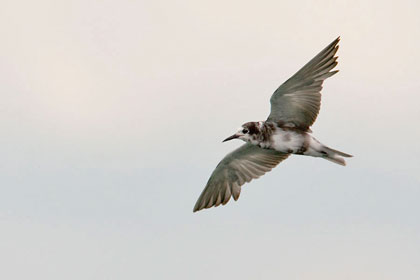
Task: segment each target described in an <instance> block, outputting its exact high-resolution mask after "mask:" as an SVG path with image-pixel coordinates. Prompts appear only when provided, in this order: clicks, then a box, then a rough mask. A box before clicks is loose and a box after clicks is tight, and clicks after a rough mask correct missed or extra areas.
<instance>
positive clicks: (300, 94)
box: [267, 37, 340, 129]
mask: <svg viewBox="0 0 420 280" xmlns="http://www.w3.org/2000/svg"><path fill="white" fill-rule="evenodd" d="M339 41H340V37H338V38H337V39H335V40H334V41H333V42H332V43H331V44H329V45H328V46H327V47H326V48H325V49H323V50H322V51H321V52H320V53H319V54H318V55H316V56H315V57H314V58H313V59H312V60H311V61H309V62H308V63H307V64H306V65H305V66H303V67H302V69H300V70H299V71H298V72H297V73H296V74H294V75H293V76H292V77H291V78H289V79H288V80H287V81H286V82H284V83H283V84H282V85H281V86H280V87H279V88H278V89H277V90H276V91H275V92H274V93H273V95H272V96H271V99H270V102H271V113H270V115H269V116H268V119H267V121H273V122H281V123H282V124H286V125H290V126H292V127H299V128H301V129H308V128H309V127H310V126H311V125H312V124H313V123H314V122H315V119H316V117H317V115H318V112H319V109H320V106H321V89H322V83H323V82H324V80H325V79H327V78H329V77H331V76H332V75H334V74H335V73H337V72H338V70H336V71H330V70H332V69H333V68H334V67H335V66H336V65H337V57H336V56H334V55H335V53H336V52H337V50H338V42H339Z"/></svg>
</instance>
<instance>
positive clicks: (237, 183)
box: [194, 143, 289, 212]
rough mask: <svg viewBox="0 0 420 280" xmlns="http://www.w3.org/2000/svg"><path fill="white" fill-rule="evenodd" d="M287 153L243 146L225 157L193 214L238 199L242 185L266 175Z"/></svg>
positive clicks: (214, 172) (209, 181)
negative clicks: (231, 199)
mask: <svg viewBox="0 0 420 280" xmlns="http://www.w3.org/2000/svg"><path fill="white" fill-rule="evenodd" d="M288 156H289V154H284V153H281V152H277V151H274V150H267V149H261V148H259V147H257V146H254V145H252V144H249V143H247V144H244V145H242V146H241V147H239V148H238V149H236V150H234V151H233V152H231V153H229V154H228V155H226V156H225V157H224V158H223V159H222V161H221V162H220V163H219V164H218V165H217V167H216V169H215V170H214V171H213V173H212V174H211V176H210V179H209V180H208V182H207V185H206V187H205V188H204V190H203V192H202V193H201V195H200V197H199V198H198V200H197V203H196V204H195V206H194V212H196V211H199V210H201V209H204V208H210V207H213V206H219V205H220V204H223V205H225V204H226V203H228V201H229V200H230V198H231V197H233V199H235V200H238V198H239V195H240V193H241V186H242V185H243V184H245V183H246V182H250V181H251V180H252V179H256V178H258V177H261V176H262V175H264V174H265V173H266V172H269V171H270V170H271V169H273V168H274V167H275V166H276V165H277V164H279V163H280V162H281V161H283V160H285V159H286V158H287V157H288Z"/></svg>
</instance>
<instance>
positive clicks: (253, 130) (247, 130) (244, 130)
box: [223, 122, 261, 142]
mask: <svg viewBox="0 0 420 280" xmlns="http://www.w3.org/2000/svg"><path fill="white" fill-rule="evenodd" d="M260 126H261V124H260V123H259V122H247V123H244V124H243V125H242V126H241V127H240V128H239V129H238V131H237V132H236V133H235V134H233V135H232V136H229V137H228V138H226V139H225V140H223V142H226V141H229V140H232V139H236V138H237V139H241V140H243V141H245V142H253V141H256V139H257V135H258V134H259V133H260Z"/></svg>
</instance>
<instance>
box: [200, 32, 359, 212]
mask: <svg viewBox="0 0 420 280" xmlns="http://www.w3.org/2000/svg"><path fill="white" fill-rule="evenodd" d="M339 41H340V37H338V38H337V39H335V40H334V41H333V42H332V43H331V44H329V45H328V46H327V47H326V48H325V49H323V50H322V51H321V52H320V53H319V54H318V55H316V56H315V57H314V58H313V59H312V60H311V61H309V62H308V63H307V64H306V65H305V66H303V67H302V69H300V70H299V71H298V72H297V73H296V74H294V75H293V76H292V77H291V78H289V79H288V80H287V81H286V82H284V83H283V84H282V85H281V86H280V87H279V88H278V89H277V90H276V91H275V92H274V93H273V95H272V96H271V99H270V103H271V112H270V115H269V116H268V118H267V120H266V121H259V122H247V123H245V124H243V125H242V126H241V127H240V129H239V130H238V131H237V132H236V133H235V134H233V135H232V136H229V137H228V138H226V139H225V140H224V141H223V142H225V141H229V140H232V139H241V140H243V141H245V142H246V143H245V144H244V145H242V146H241V147H239V148H237V149H236V150H234V151H233V152H231V153H229V154H227V155H226V156H225V157H224V158H223V159H222V161H221V162H220V163H219V164H218V165H217V167H216V169H215V170H214V171H213V173H212V174H211V176H210V179H209V180H208V182H207V185H206V187H205V188H204V190H203V192H202V193H201V195H200V197H199V198H198V200H197V203H196V204H195V206H194V210H193V211H194V212H196V211H199V210H201V209H204V208H210V207H213V206H219V205H220V204H223V205H225V204H226V203H227V202H228V201H229V199H230V197H232V196H233V199H235V200H238V198H239V194H240V193H241V186H242V185H243V184H245V183H247V182H250V181H251V180H252V179H256V178H258V177H260V176H262V175H264V174H265V173H266V172H269V171H270V170H271V169H273V168H274V167H275V166H277V164H279V163H280V162H281V161H283V160H285V159H287V157H289V155H291V154H295V155H305V156H312V157H320V158H324V159H327V160H329V161H332V162H334V163H337V164H340V165H345V164H346V162H345V161H344V159H343V157H352V156H351V155H349V154H346V153H343V152H340V151H337V150H334V149H331V148H329V147H327V146H325V145H323V144H321V143H320V142H319V141H318V140H316V139H315V138H314V137H313V136H312V135H311V134H310V133H312V131H311V130H310V126H311V125H312V124H313V123H314V122H315V119H316V117H317V115H318V113H319V109H320V105H321V89H322V83H323V82H324V80H325V79H327V78H329V77H331V76H332V75H334V74H336V73H337V72H338V70H335V71H331V70H332V69H333V68H334V67H335V66H336V65H337V56H335V54H336V53H337V50H338V42H339Z"/></svg>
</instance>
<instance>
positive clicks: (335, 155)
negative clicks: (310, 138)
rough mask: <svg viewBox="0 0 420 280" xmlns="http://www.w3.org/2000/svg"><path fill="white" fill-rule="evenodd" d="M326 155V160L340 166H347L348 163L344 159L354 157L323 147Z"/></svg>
mask: <svg viewBox="0 0 420 280" xmlns="http://www.w3.org/2000/svg"><path fill="white" fill-rule="evenodd" d="M321 153H323V154H324V156H323V158H325V159H326V160H329V161H331V162H334V163H337V164H340V165H343V166H345V165H346V161H345V160H344V158H343V157H352V155H349V154H346V153H343V152H340V151H337V150H334V149H331V148H328V147H323V150H322V152H321Z"/></svg>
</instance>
